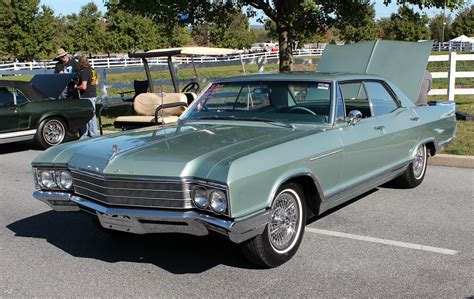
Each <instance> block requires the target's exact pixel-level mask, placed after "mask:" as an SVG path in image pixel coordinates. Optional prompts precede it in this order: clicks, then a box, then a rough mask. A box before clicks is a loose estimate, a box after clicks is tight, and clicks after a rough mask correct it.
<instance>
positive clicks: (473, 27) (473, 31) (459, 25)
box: [451, 5, 474, 37]
mask: <svg viewBox="0 0 474 299" xmlns="http://www.w3.org/2000/svg"><path fill="white" fill-rule="evenodd" d="M462 34H464V35H467V36H470V37H471V36H474V5H472V6H471V7H466V8H465V9H463V10H462V11H461V12H460V13H459V14H458V15H457V16H456V18H455V19H454V22H453V29H452V32H451V36H452V37H458V36H460V35H462Z"/></svg>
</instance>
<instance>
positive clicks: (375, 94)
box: [364, 81, 398, 116]
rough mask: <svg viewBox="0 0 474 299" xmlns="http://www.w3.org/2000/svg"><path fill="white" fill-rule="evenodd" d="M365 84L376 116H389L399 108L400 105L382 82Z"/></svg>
mask: <svg viewBox="0 0 474 299" xmlns="http://www.w3.org/2000/svg"><path fill="white" fill-rule="evenodd" d="M364 84H365V87H366V89H367V93H368V95H369V99H370V102H371V103H372V112H373V114H374V116H379V115H384V114H388V113H390V112H392V111H393V110H395V109H397V108H398V103H397V102H396V101H395V99H394V98H393V97H392V95H391V94H390V93H389V92H388V90H387V89H386V88H385V86H384V85H383V84H382V83H381V82H375V81H368V82H365V83H364Z"/></svg>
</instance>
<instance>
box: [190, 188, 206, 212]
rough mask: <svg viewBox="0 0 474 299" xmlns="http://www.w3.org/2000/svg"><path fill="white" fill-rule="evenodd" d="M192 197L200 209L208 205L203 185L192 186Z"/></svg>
mask: <svg viewBox="0 0 474 299" xmlns="http://www.w3.org/2000/svg"><path fill="white" fill-rule="evenodd" d="M192 199H193V202H194V204H195V205H196V206H197V207H198V208H200V209H207V208H208V207H209V198H208V197H207V189H206V188H204V187H200V186H198V187H194V189H193V196H192Z"/></svg>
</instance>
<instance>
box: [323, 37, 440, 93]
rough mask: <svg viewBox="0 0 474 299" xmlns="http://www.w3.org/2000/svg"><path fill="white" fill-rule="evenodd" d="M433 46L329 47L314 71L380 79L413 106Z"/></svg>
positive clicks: (386, 43)
mask: <svg viewBox="0 0 474 299" xmlns="http://www.w3.org/2000/svg"><path fill="white" fill-rule="evenodd" d="M432 45H433V42H432V41H428V42H401V41H387V40H376V41H370V42H362V43H357V44H349V45H343V46H336V45H328V46H326V48H325V49H324V52H323V56H322V57H321V59H320V61H319V64H318V68H317V71H318V72H344V73H358V74H361V73H362V74H371V75H379V76H382V77H384V78H386V79H388V80H390V81H391V82H393V83H395V84H396V85H397V87H398V88H400V89H401V90H402V91H403V93H404V94H405V95H406V96H407V97H408V98H409V99H410V100H411V101H412V102H416V100H417V98H418V95H419V93H420V89H421V82H422V80H423V75H424V72H425V70H426V66H427V65H428V58H429V55H430V51H431V47H432Z"/></svg>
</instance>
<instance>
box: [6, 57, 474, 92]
mask: <svg viewBox="0 0 474 299" xmlns="http://www.w3.org/2000/svg"><path fill="white" fill-rule="evenodd" d="M322 52H323V50H322V49H304V50H298V51H295V52H294V55H295V56H309V55H312V56H314V55H321V54H322ZM277 59H278V53H277V52H264V53H253V54H240V55H232V56H225V57H206V56H202V57H194V58H193V60H194V63H199V64H206V63H207V64H208V65H209V66H217V65H219V64H220V63H222V64H225V63H229V62H236V63H239V61H240V62H243V64H244V65H247V64H259V66H260V65H263V63H265V62H266V61H268V60H272V61H276V60H277ZM173 61H174V62H175V63H176V64H178V65H180V64H184V65H187V64H190V63H191V58H190V57H175V58H173ZM429 61H430V62H438V61H449V69H448V71H447V72H434V73H432V76H433V79H438V78H448V86H447V88H444V89H432V90H431V91H430V93H429V95H447V97H448V100H450V101H454V96H455V95H474V84H473V85H472V86H469V87H467V88H466V87H465V88H456V78H474V68H473V70H472V71H463V72H457V71H456V63H457V61H474V54H457V53H456V52H451V53H450V54H449V55H432V56H430V57H429ZM90 62H91V64H92V65H93V67H95V68H106V69H113V68H125V67H137V66H141V65H142V62H141V60H140V59H130V58H128V57H126V58H101V59H91V60H90ZM55 63H56V62H54V61H45V62H26V63H18V62H16V63H15V62H12V63H8V64H0V75H2V73H3V74H12V73H17V72H18V73H30V72H31V73H36V72H37V71H41V70H43V71H48V72H50V71H51V69H52V68H53V67H54V65H55ZM150 64H151V65H152V66H153V65H166V64H167V61H166V58H162V59H160V58H157V59H152V60H150ZM261 69H263V68H261ZM125 71H126V70H124V72H125Z"/></svg>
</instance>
